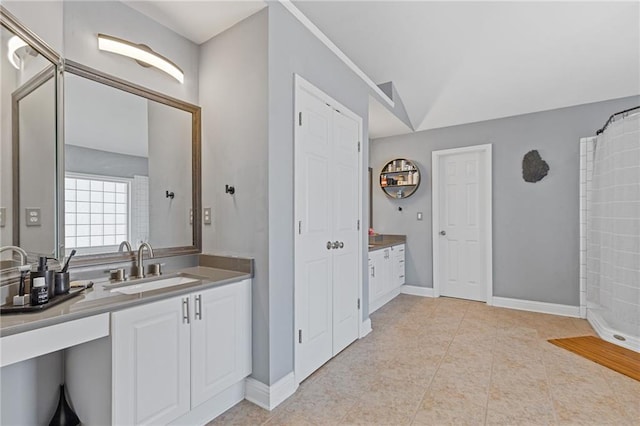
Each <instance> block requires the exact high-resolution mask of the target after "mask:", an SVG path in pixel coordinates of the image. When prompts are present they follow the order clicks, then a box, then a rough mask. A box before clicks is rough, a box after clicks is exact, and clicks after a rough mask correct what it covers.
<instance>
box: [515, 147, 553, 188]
mask: <svg viewBox="0 0 640 426" xmlns="http://www.w3.org/2000/svg"><path fill="white" fill-rule="evenodd" d="M548 172H549V165H548V164H547V162H546V161H544V160H543V159H542V157H540V154H539V153H538V150H536V149H534V150H532V151H529V152H527V153H526V154H525V155H524V158H523V159H522V178H523V179H524V180H525V182H532V183H535V182H538V181H540V180H542V178H544V177H545V176H546V175H547V173H548Z"/></svg>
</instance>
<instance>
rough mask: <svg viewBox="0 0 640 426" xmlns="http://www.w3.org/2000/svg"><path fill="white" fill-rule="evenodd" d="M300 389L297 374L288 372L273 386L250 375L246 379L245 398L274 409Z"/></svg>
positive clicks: (268, 408)
mask: <svg viewBox="0 0 640 426" xmlns="http://www.w3.org/2000/svg"><path fill="white" fill-rule="evenodd" d="M297 389H298V383H297V382H296V376H295V375H294V374H293V372H291V373H289V374H287V375H286V376H284V377H283V378H282V379H280V380H278V381H277V382H276V383H274V384H273V385H271V386H268V385H265V384H264V383H262V382H260V381H258V380H256V379H254V378H252V377H248V378H247V379H246V380H245V399H246V400H247V401H249V402H253V403H254V404H256V405H257V406H259V407H262V408H264V409H265V410H269V411H271V410H273V409H274V408H276V407H277V406H278V405H280V404H281V403H282V402H283V401H284V400H285V399H287V398H289V397H290V396H291V395H293V394H294V393H295V391H296V390H297Z"/></svg>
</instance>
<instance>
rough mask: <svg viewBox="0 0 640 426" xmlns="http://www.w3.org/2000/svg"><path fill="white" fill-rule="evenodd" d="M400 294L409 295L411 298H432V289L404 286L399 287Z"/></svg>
mask: <svg viewBox="0 0 640 426" xmlns="http://www.w3.org/2000/svg"><path fill="white" fill-rule="evenodd" d="M400 293H402V294H410V295H412V296H422V297H433V288H430V287H418V286H417V285H406V284H405V285H403V286H402V287H400Z"/></svg>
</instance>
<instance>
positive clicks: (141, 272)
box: [136, 242, 153, 278]
mask: <svg viewBox="0 0 640 426" xmlns="http://www.w3.org/2000/svg"><path fill="white" fill-rule="evenodd" d="M145 247H146V248H147V250H149V258H150V259H152V258H153V248H151V244H149V243H146V242H145V243H142V244H140V247H138V275H137V277H136V278H144V261H143V259H142V252H143V251H144V248H145Z"/></svg>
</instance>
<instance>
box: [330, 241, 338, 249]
mask: <svg viewBox="0 0 640 426" xmlns="http://www.w3.org/2000/svg"><path fill="white" fill-rule="evenodd" d="M338 247H340V241H335V242H334V243H333V244H332V245H331V248H334V249H337V248H338Z"/></svg>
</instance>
